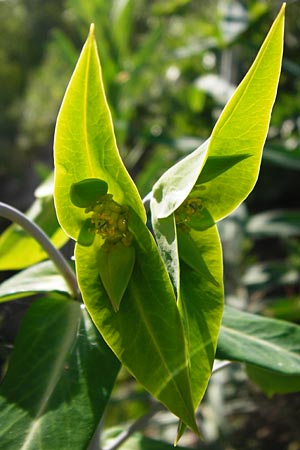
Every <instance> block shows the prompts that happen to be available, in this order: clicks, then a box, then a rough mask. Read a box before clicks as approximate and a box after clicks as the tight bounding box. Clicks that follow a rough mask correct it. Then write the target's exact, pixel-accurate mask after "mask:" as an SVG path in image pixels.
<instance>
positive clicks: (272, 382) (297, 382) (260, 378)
mask: <svg viewBox="0 0 300 450" xmlns="http://www.w3.org/2000/svg"><path fill="white" fill-rule="evenodd" d="M247 374H248V375H249V377H250V379H251V380H252V381H253V382H254V383H256V384H257V385H258V386H259V387H260V388H261V389H262V390H263V392H264V393H265V394H266V395H268V396H270V397H271V396H272V395H274V394H288V393H290V392H300V374H298V375H283V374H282V373H277V372H273V371H271V370H266V369H262V368H261V367H257V366H252V365H249V364H248V365H247Z"/></svg>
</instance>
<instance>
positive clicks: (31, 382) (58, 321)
mask: <svg viewBox="0 0 300 450" xmlns="http://www.w3.org/2000/svg"><path fill="white" fill-rule="evenodd" d="M118 370H119V362H118V360H117V359H116V358H115V356H114V355H113V354H112V352H111V351H110V350H109V348H108V347H107V346H106V344H105V343H104V341H103V340H102V338H101V337H100V335H99V333H98V332H97V330H96V329H95V327H94V326H93V324H92V322H91V320H90V319H89V317H88V315H87V314H86V312H85V310H84V309H83V308H82V307H81V305H80V304H79V303H76V302H73V301H71V300H66V299H65V298H61V297H55V296H54V295H52V296H50V297H48V298H44V299H40V300H38V301H36V302H34V303H33V304H32V306H31V307H30V309H29V310H28V312H27V314H26V316H25V318H24V320H23V322H22V325H21V329H20V332H19V335H18V338H17V341H16V344H15V348H14V351H13V354H12V358H11V361H10V363H9V367H8V371H7V373H6V375H5V377H4V380H3V382H2V384H1V387H0V422H1V429H0V438H1V445H2V446H3V448H7V449H8V448H10V449H12V448H15V449H17V448H18V449H20V450H25V449H26V450H36V449H37V448H42V449H43V450H46V449H49V450H50V449H51V450H52V449H54V448H62V446H63V448H64V449H65V450H77V449H78V450H79V449H80V450H86V448H87V445H88V443H89V441H90V440H91V438H92V436H93V433H94V431H95V429H96V427H97V425H98V422H99V420H100V418H101V416H102V414H103V411H104V408H105V405H106V403H107V401H108V398H109V395H110V392H111V389H112V387H113V384H114V381H115V378H116V375H117V373H118ZM75 430H76V432H75Z"/></svg>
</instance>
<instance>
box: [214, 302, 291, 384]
mask: <svg viewBox="0 0 300 450" xmlns="http://www.w3.org/2000/svg"><path fill="white" fill-rule="evenodd" d="M217 358H219V359H229V360H232V361H239V362H246V363H248V364H253V365H256V366H259V367H261V368H262V369H267V370H272V371H274V372H277V373H279V374H282V375H292V376H300V326H298V325H294V324H292V323H289V322H284V321H282V320H277V319H269V318H266V317H262V316H258V315H256V314H250V313H246V312H243V311H239V310H237V309H235V308H231V307H229V306H226V307H225V312H224V316H223V321H222V326H221V332H220V337H219V342H218V349H217Z"/></svg>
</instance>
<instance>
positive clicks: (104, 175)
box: [54, 26, 145, 240]
mask: <svg viewBox="0 0 300 450" xmlns="http://www.w3.org/2000/svg"><path fill="white" fill-rule="evenodd" d="M54 149H55V152H54V162H55V185H54V197H55V205H56V210H57V215H58V219H59V222H60V224H61V226H62V228H63V229H64V230H65V231H66V233H67V234H68V235H69V236H71V237H72V238H73V239H75V240H76V239H77V237H78V234H79V231H80V229H81V226H82V222H83V221H84V220H85V219H86V214H85V212H84V210H83V209H80V208H78V207H76V206H75V205H73V203H72V201H71V198H70V189H71V186H72V185H73V184H74V183H78V182H81V181H82V180H84V179H86V178H99V179H101V180H104V181H105V182H106V183H107V184H108V186H109V193H112V194H113V195H114V200H115V201H116V202H118V203H119V204H121V205H123V204H126V205H129V206H131V207H132V208H133V209H134V210H135V211H136V212H137V214H139V215H140V217H141V218H142V219H143V220H145V212H144V209H143V206H142V203H141V200H140V197H139V194H138V192H137V189H136V187H135V185H134V183H133V182H132V180H131V179H130V177H129V175H128V173H127V172H126V170H125V169H124V166H123V163H122V161H121V158H120V156H119V153H118V151H117V147H116V142H115V137H114V133H113V125H112V120H111V116H110V112H109V109H108V106H107V102H106V98H105V94H104V89H103V83H102V77H101V68H100V63H99V58H98V53H97V48H96V42H95V39H94V28H93V26H92V27H91V32H90V35H89V38H88V39H87V41H86V44H85V46H84V48H83V50H82V53H81V56H80V58H79V61H78V64H77V66H76V69H75V72H74V74H73V76H72V79H71V82H70V84H69V86H68V89H67V91H66V94H65V97H64V100H63V103H62V106H61V109H60V112H59V115H58V119H57V125H56V131H55V142H54Z"/></svg>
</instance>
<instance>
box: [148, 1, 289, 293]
mask: <svg viewBox="0 0 300 450" xmlns="http://www.w3.org/2000/svg"><path fill="white" fill-rule="evenodd" d="M283 24H284V6H283V7H282V9H281V11H280V13H279V15H278V17H277V19H276V20H275V22H274V24H273V26H272V28H271V30H270V32H269V34H268V36H267V37H266V39H265V42H264V43H263V45H262V47H261V49H260V51H259V53H258V55H257V57H256V59H255V61H254V63H253V65H252V67H251V68H250V70H249V72H248V73H247V75H246V76H245V78H244V80H243V81H242V82H241V84H240V85H239V87H238V88H237V90H236V92H235V94H234V95H233V97H232V98H231V100H230V101H229V102H228V104H227V105H226V107H225V109H224V111H223V113H222V114H221V116H220V118H219V120H218V122H217V124H216V126H215V128H214V130H213V132H212V135H211V137H210V139H209V140H207V141H206V142H204V143H203V144H202V145H201V146H200V147H199V148H198V149H197V150H195V151H194V152H193V153H191V154H190V155H188V156H187V157H186V158H184V159H183V160H181V161H179V163H177V164H176V165H175V166H173V167H171V168H170V169H169V170H168V171H167V172H166V173H165V174H163V175H162V177H161V178H160V179H159V180H158V181H157V183H156V184H155V185H154V187H153V197H152V200H151V213H152V225H153V229H154V232H155V235H156V238H157V242H158V246H159V248H160V252H161V254H162V257H163V258H164V260H165V263H166V265H167V267H168V271H169V273H170V277H171V279H172V281H173V284H174V286H175V289H177V291H178V286H179V277H180V275H179V264H178V256H176V251H177V250H176V232H175V231H174V229H173V230H172V227H173V224H172V219H170V218H169V219H168V217H169V216H171V214H172V213H174V212H175V211H176V210H178V208H179V207H180V206H181V205H182V204H183V202H184V201H185V200H186V199H187V198H188V196H192V195H193V194H192V192H194V191H195V190H196V191H197V193H196V195H197V198H198V199H199V200H201V202H202V205H203V208H204V210H205V211H207V214H206V215H207V219H208V218H209V217H211V218H212V219H213V221H216V220H219V219H221V218H223V217H225V216H226V215H228V214H229V213H230V212H231V211H233V210H234V209H235V208H236V207H237V206H238V205H239V204H240V203H241V202H242V201H243V200H244V199H245V198H246V197H247V195H248V194H249V192H250V191H251V190H252V188H253V186H254V184H255V182H256V179H257V176H258V171H259V166H260V161H261V153H262V148H263V145H264V141H265V138H266V135H267V131H268V126H269V120H270V114H271V110H272V106H273V103H274V100H275V95H276V90H277V84H278V80H279V73H280V68H281V58H282V46H283ZM262 79H263V80H264V83H265V84H264V86H262ZM162 219H164V222H165V224H164V225H163V224H162V222H161V221H162ZM213 221H211V222H213ZM207 224H208V225H209V220H207ZM210 224H211V223H210ZM204 225H205V224H204ZM162 227H163V228H162ZM164 230H165V231H164ZM164 232H167V233H168V236H165V235H164Z"/></svg>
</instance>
